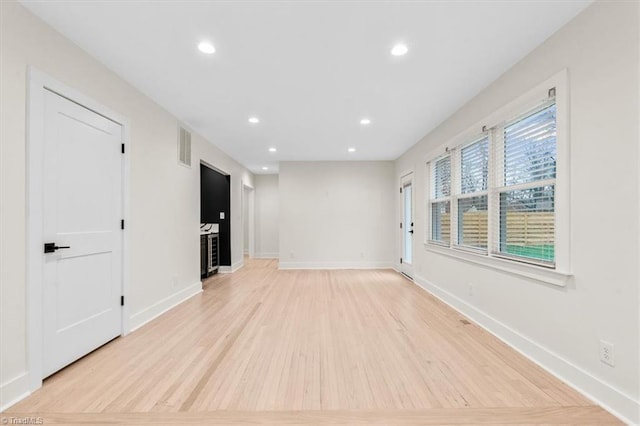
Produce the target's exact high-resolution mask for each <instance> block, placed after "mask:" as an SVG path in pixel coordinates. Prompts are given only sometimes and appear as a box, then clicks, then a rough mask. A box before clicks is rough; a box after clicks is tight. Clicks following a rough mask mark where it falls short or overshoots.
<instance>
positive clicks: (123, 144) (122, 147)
mask: <svg viewBox="0 0 640 426" xmlns="http://www.w3.org/2000/svg"><path fill="white" fill-rule="evenodd" d="M122 153H123V154H124V144H122Z"/></svg>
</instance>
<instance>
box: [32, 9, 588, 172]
mask: <svg viewBox="0 0 640 426" xmlns="http://www.w3.org/2000/svg"><path fill="white" fill-rule="evenodd" d="M22 3H23V4H24V5H25V6H26V7H28V8H29V9H30V10H31V11H33V12H34V13H35V14H36V15H38V16H40V17H41V18H42V19H44V20H45V21H47V22H48V23H49V24H51V25H52V26H53V27H54V28H56V29H57V30H58V31H60V32H61V33H63V34H64V35H65V36H67V37H68V38H70V39H71V40H73V41H74V42H75V43H77V44H78V45H79V46H80V47H82V48H83V49H85V50H86V51H88V52H90V53H91V55H93V56H94V57H96V58H97V59H98V60H99V61H101V62H102V63H104V64H105V65H106V66H107V67H109V68H110V69H112V70H113V71H115V72H116V73H117V74H119V75H120V76H122V77H123V78H124V79H125V80H127V81H128V82H130V83H131V84H132V85H134V86H135V87H137V88H138V89H140V90H141V91H142V92H143V93H145V94H146V95H148V96H149V97H151V98H152V99H154V100H155V101H156V102H157V103H159V104H160V105H162V106H163V107H165V108H166V109H167V110H169V111H170V112H171V113H173V114H174V115H176V116H177V117H178V118H179V119H181V120H183V121H184V122H186V123H187V124H188V125H189V126H191V127H192V128H193V129H194V130H196V131H197V132H199V133H201V134H202V135H204V136H205V137H206V138H208V139H209V140H210V141H212V142H213V143H214V144H215V145H217V146H218V147H219V148H221V149H222V150H223V151H225V152H226V153H228V154H229V155H230V156H232V157H233V158H235V159H236V160H238V161H239V162H241V163H242V164H244V165H246V166H247V167H249V168H250V169H251V170H252V171H254V172H256V173H265V172H264V171H263V170H262V167H264V166H268V167H269V168H270V170H269V171H268V172H267V173H269V172H274V171H276V170H277V166H278V161H285V160H311V161H314V160H393V159H396V158H397V157H398V156H400V155H401V154H402V153H404V152H405V151H406V150H407V149H408V148H410V147H411V146H412V145H414V144H415V143H416V142H417V141H418V140H419V139H420V138H421V137H423V136H424V135H425V134H427V133H428V132H429V131H430V130H432V129H433V128H434V127H435V126H436V125H438V124H439V123H440V122H441V121H443V120H444V119H446V118H447V117H448V116H449V115H451V114H452V113H453V112H455V111H456V110H457V109H458V108H460V107H461V106H462V105H463V104H464V103H465V102H467V101H468V100H470V99H471V98H472V97H473V96H474V95H476V94H477V93H478V92H479V91H480V90H482V89H483V88H484V87H486V86H487V85H488V84H489V83H491V82H492V81H493V80H495V79H496V78H497V77H499V76H500V75H501V74H502V73H503V72H505V71H506V70H507V69H509V68H510V67H511V66H512V65H513V64H515V63H516V62H517V61H518V60H520V59H521V58H522V57H524V56H525V55H526V54H527V53H528V52H530V51H531V50H532V49H533V48H535V47H536V46H537V45H539V44H540V43H542V42H543V41H544V40H545V39H546V38H547V37H549V36H550V35H551V34H552V33H553V32H555V31H556V30H558V29H559V28H560V27H561V26H562V25H564V24H565V23H566V22H568V21H569V20H570V19H571V18H572V17H574V16H575V15H576V14H577V13H579V12H580V11H581V10H582V9H584V8H585V7H586V6H587V5H588V4H589V3H590V1H589V0H570V1H562V0H557V1H479V0H471V1H448V2H447V1H423V2H416V1H414V2H400V1H384V2H382V1H342V2H337V1H296V2H293V1H235V2H232V1H220V2H214V1H209V2H206V1H177V0H175V1H114V0H110V1H109V0H108V1H104V0H103V1H84V2H83V1H59V0H58V1H22ZM203 39H208V40H210V41H211V42H212V43H213V44H214V45H215V47H216V53H215V54H213V55H211V56H206V55H204V54H202V53H200V52H199V51H198V50H197V47H196V46H197V44H198V43H199V42H200V41H201V40H203ZM399 41H402V42H404V43H406V44H407V45H408V47H409V53H408V54H407V55H406V56H403V57H393V56H391V55H390V54H389V51H390V49H391V47H392V46H393V45H394V44H395V43H396V42H399ZM252 115H255V116H257V117H259V118H260V120H261V122H260V123H259V124H258V125H251V124H249V123H248V122H247V119H248V118H249V116H252ZM363 117H369V118H370V119H371V120H372V123H371V124H370V125H369V126H366V127H363V126H361V125H360V119H361V118H363ZM271 146H274V147H276V148H277V149H278V151H277V152H276V153H275V154H274V153H269V152H268V151H267V149H268V148H269V147H271ZM348 147H355V148H357V151H356V152H355V153H348V152H347V148H348Z"/></svg>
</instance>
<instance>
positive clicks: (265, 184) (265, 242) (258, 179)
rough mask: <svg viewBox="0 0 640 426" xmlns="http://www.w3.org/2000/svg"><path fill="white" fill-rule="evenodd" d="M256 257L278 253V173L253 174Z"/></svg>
mask: <svg viewBox="0 0 640 426" xmlns="http://www.w3.org/2000/svg"><path fill="white" fill-rule="evenodd" d="M253 181H254V182H255V185H256V187H255V218H256V219H255V220H256V254H255V256H256V257H267V258H277V257H278V255H279V250H280V246H279V242H278V237H279V235H278V234H279V228H278V226H279V222H278V220H279V219H278V203H279V201H280V199H279V193H278V175H255V177H254V180H253Z"/></svg>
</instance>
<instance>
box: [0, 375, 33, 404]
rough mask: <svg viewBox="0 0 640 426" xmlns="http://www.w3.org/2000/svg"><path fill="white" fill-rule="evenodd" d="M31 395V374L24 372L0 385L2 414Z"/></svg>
mask: <svg viewBox="0 0 640 426" xmlns="http://www.w3.org/2000/svg"><path fill="white" fill-rule="evenodd" d="M29 395H31V391H30V390H29V373H28V372H26V371H25V372H24V373H21V374H19V375H17V376H16V377H14V378H13V379H10V380H7V381H6V382H4V383H2V384H0V412H3V411H4V410H6V409H7V408H9V407H11V406H12V405H13V404H15V403H17V402H18V401H21V400H23V399H24V398H26V397H28V396H29Z"/></svg>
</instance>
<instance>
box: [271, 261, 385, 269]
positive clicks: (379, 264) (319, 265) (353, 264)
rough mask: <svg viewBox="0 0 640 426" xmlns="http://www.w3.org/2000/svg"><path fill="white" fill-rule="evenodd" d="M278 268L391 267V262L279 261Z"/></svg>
mask: <svg viewBox="0 0 640 426" xmlns="http://www.w3.org/2000/svg"><path fill="white" fill-rule="evenodd" d="M278 269H393V262H384V261H361V262H359V261H355V262H348V261H347V262H331V261H328V262H279V264H278Z"/></svg>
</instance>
